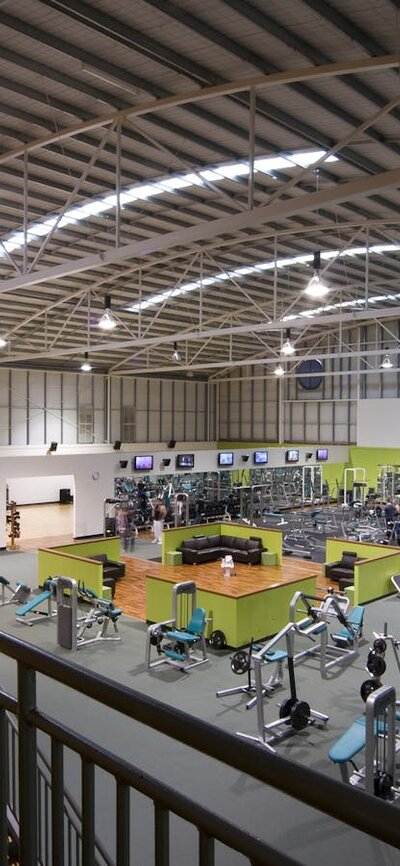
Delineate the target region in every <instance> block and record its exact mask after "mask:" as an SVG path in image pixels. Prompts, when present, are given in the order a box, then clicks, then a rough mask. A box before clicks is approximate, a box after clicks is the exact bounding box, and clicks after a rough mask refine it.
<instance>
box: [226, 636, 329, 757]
mask: <svg viewBox="0 0 400 866" xmlns="http://www.w3.org/2000/svg"><path fill="white" fill-rule="evenodd" d="M296 633H299V634H303V636H306V637H309V639H310V640H314V638H313V637H312V636H311V635H304V632H301V631H300V629H299V627H298V625H297V624H296V623H295V622H289V623H288V624H287V625H285V626H284V628H283V629H281V631H280V632H278V634H276V635H275V637H273V638H272V639H271V640H270V641H268V642H267V643H266V644H265V645H264V646H263V647H262V648H261V649H260V650H259V652H258V653H254V654H253V665H254V686H255V698H256V706H257V727H258V735H257V736H253V735H250V734H241V733H239V736H241V737H245V738H246V739H249V740H255V741H256V742H258V743H261V745H263V746H265V748H266V749H268V751H270V752H275V749H274V747H273V746H272V745H271V743H272V742H274V741H276V740H279V739H283V738H284V737H285V736H287V735H288V734H293V733H297V731H302V730H304V728H306V727H307V726H308V725H314V724H317V725H320V726H324V725H325V724H326V722H327V721H328V718H329V716H327V715H325V714H324V713H320V712H319V711H318V710H314V709H312V708H311V707H310V704H309V703H308V702H307V701H303V700H300V699H299V698H298V695H297V690H296V679H295V668H294V662H293V638H294V635H295V634H296ZM282 639H285V640H286V653H287V665H288V673H289V685H290V696H289V697H288V698H286V699H285V700H284V701H283V702H282V704H281V705H280V708H279V718H278V719H276V720H275V721H273V722H266V719H265V703H264V685H263V681H262V680H263V677H262V667H263V664H264V659H265V657H266V656H267V655H268V653H269V652H270V651H271V650H272V649H273V648H274V647H275V646H276V644H277V643H278V642H279V641H280V640H282Z"/></svg>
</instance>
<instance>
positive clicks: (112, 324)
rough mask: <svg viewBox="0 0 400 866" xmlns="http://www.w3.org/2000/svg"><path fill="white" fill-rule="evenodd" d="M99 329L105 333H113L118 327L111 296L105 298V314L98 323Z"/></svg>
mask: <svg viewBox="0 0 400 866" xmlns="http://www.w3.org/2000/svg"><path fill="white" fill-rule="evenodd" d="M98 327H99V328H102V330H103V331H113V330H114V328H116V327H117V323H116V321H115V319H114V316H113V314H112V312H111V295H106V296H105V298H104V313H103V315H102V317H101V319H100V321H99V322H98Z"/></svg>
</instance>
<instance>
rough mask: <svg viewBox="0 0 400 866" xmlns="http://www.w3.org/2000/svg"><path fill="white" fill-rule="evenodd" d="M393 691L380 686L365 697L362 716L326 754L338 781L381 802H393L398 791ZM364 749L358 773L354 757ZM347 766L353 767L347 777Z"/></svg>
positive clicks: (394, 696) (391, 688) (394, 693)
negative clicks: (363, 714) (339, 779)
mask: <svg viewBox="0 0 400 866" xmlns="http://www.w3.org/2000/svg"><path fill="white" fill-rule="evenodd" d="M396 715H397V714H396V692H395V690H394V688H393V687H392V686H380V687H379V688H377V689H375V690H374V691H372V692H371V693H370V694H369V695H368V697H367V698H366V704H365V716H361V717H360V718H358V719H356V720H355V722H353V724H352V725H351V726H350V728H348V730H347V731H345V733H344V734H343V735H342V736H341V737H340V738H339V740H337V741H336V743H335V744H334V745H333V746H332V748H331V749H330V751H329V758H330V760H331V761H332V762H333V763H334V764H338V765H339V767H340V772H341V776H342V780H343V781H344V782H347V783H349V784H351V785H355V786H356V787H358V788H362V789H363V790H364V791H366V792H367V793H368V794H372V795H374V796H375V797H380V798H381V799H383V800H388V801H395V800H397V799H398V797H399V796H400V789H399V788H398V784H397V782H396V779H395V772H396V748H397V743H396V733H397V732H396ZM363 748H365V766H364V768H363V769H361V770H358V769H357V767H356V765H355V763H354V758H355V756H356V755H357V754H358V752H360V751H361V750H362V749H363ZM349 765H350V766H351V767H352V768H353V772H352V773H351V774H350V771H349Z"/></svg>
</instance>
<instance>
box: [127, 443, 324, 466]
mask: <svg viewBox="0 0 400 866" xmlns="http://www.w3.org/2000/svg"><path fill="white" fill-rule="evenodd" d="M315 456H316V459H317V460H320V461H322V460H328V457H329V452H328V449H327V448H318V449H317V451H316V455H315ZM299 460H300V452H299V451H298V450H297V449H296V448H290V449H289V450H288V451H286V454H285V461H286V463H298V462H299ZM153 462H154V461H153V455H152V454H137V455H136V456H135V457H134V458H133V461H132V467H133V469H134V470H135V471H137V472H150V471H151V470H152V469H153ZM233 463H234V453H233V451H220V452H219V454H218V466H224V467H226V466H233ZM253 463H254V466H265V465H266V464H267V463H268V451H253ZM175 467H176V469H193V467H194V454H177V455H176V463H175Z"/></svg>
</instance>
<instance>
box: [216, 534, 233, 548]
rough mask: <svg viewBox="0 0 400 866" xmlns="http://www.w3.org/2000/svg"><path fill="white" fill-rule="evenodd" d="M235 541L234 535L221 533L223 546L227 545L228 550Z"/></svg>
mask: <svg viewBox="0 0 400 866" xmlns="http://www.w3.org/2000/svg"><path fill="white" fill-rule="evenodd" d="M234 541H235V538H234V536H233V535H221V536H220V544H221V547H227V548H228V550H229V549H230V548H231V547H233V546H234V544H233V542H234Z"/></svg>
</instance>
